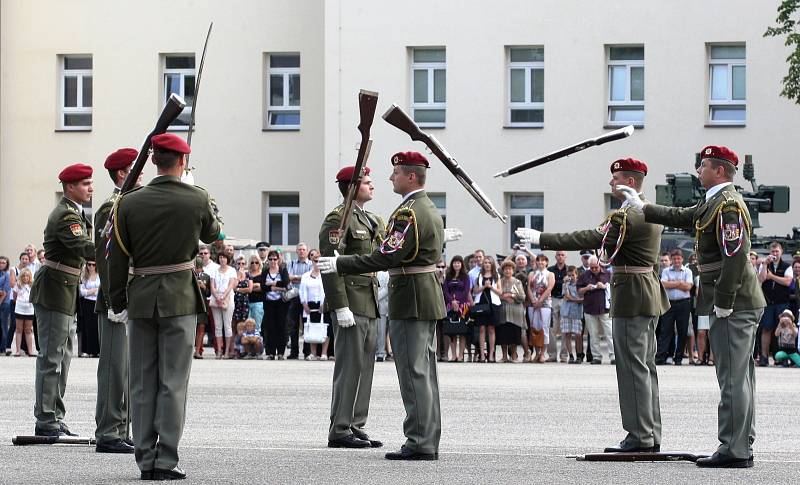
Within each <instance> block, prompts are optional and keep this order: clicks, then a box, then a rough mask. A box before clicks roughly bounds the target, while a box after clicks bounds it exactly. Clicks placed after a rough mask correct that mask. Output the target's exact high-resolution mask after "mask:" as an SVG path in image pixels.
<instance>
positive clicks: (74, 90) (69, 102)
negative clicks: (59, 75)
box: [64, 76, 78, 108]
mask: <svg viewBox="0 0 800 485" xmlns="http://www.w3.org/2000/svg"><path fill="white" fill-rule="evenodd" d="M64 106H65V107H67V108H75V107H77V106H78V78H77V77H75V76H67V77H65V78H64Z"/></svg>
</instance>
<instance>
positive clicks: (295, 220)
mask: <svg viewBox="0 0 800 485" xmlns="http://www.w3.org/2000/svg"><path fill="white" fill-rule="evenodd" d="M288 219H289V228H288V229H289V234H288V236H289V241H288V242H287V244H297V243H298V242H300V215H299V214H289V218H288Z"/></svg>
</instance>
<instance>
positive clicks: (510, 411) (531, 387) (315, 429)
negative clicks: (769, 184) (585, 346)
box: [0, 357, 800, 484]
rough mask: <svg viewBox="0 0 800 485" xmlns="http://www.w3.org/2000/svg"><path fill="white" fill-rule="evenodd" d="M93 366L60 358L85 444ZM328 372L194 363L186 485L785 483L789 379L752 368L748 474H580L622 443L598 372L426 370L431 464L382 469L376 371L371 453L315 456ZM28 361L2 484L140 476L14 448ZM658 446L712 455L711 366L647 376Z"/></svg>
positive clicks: (380, 378)
mask: <svg viewBox="0 0 800 485" xmlns="http://www.w3.org/2000/svg"><path fill="white" fill-rule="evenodd" d="M96 366H97V360H96V359H78V358H75V359H73V361H72V370H71V373H70V380H69V386H68V392H67V397H66V404H67V409H68V411H67V416H66V418H65V421H66V422H67V423H68V424H69V425H70V427H71V429H72V430H73V431H76V432H79V433H80V434H81V435H93V433H94V407H95V397H96V396H95V393H96V380H95V371H96ZM332 373H333V362H303V361H299V362H298V361H274V362H273V361H254V360H253V361H250V360H246V361H216V360H210V359H206V360H203V361H194V366H193V368H192V376H191V382H190V385H189V403H188V414H187V415H188V418H187V423H186V429H185V432H184V436H183V440H182V442H181V448H180V456H181V461H180V466H181V467H183V468H184V469H185V470H186V472H187V474H188V481H189V482H192V483H212V482H215V483H229V482H238V483H259V484H294V483H345V484H356V483H404V484H415V483H441V484H460V483H481V484H483V483H567V482H569V483H573V484H575V483H591V484H605V483H668V482H669V483H723V482H731V481H733V480H736V481H741V482H744V483H789V482H792V481H794V480H795V478H796V473H797V470H798V467H800V456H799V455H798V449H799V447H798V438H800V420H798V408H797V403H798V402H800V388H798V385H797V383H798V382H800V371H798V370H797V369H782V368H758V369H757V396H756V401H757V411H756V425H757V434H758V436H757V440H756V443H755V467H754V468H752V469H747V470H711V469H699V468H697V467H696V466H695V465H693V464H691V463H687V462H677V463H632V464H628V463H588V462H577V461H575V460H574V459H568V458H566V457H567V455H574V454H583V453H589V452H597V451H601V450H602V448H603V447H604V446H608V445H611V444H614V443H616V442H617V441H619V440H620V439H621V438H622V437H623V434H622V428H621V425H620V418H619V408H618V406H617V389H616V379H615V374H614V368H613V366H610V365H606V364H604V365H602V366H596V365H586V364H584V365H581V366H575V365H563V364H539V365H536V364H519V363H517V364H499V363H498V364H468V363H460V364H440V365H439V382H440V386H441V396H442V440H441V447H440V450H439V451H440V452H439V461H438V462H390V461H387V460H385V459H384V458H383V454H384V453H385V452H386V451H394V450H396V449H398V448H399V447H400V445H401V444H402V443H403V436H402V420H403V414H404V412H403V406H402V402H401V400H400V393H399V389H398V384H397V376H396V374H395V370H394V364H393V363H391V362H385V363H377V364H376V366H375V382H374V386H373V393H372V406H371V410H370V419H369V422H368V426H367V431H368V432H369V433H370V436H371V437H373V438H375V439H380V440H383V441H384V443H385V446H384V448H381V449H375V450H366V451H362V450H344V449H328V448H326V443H327V431H328V413H329V406H330V392H331V376H332ZM33 378H34V359H31V358H11V357H2V358H0V403H2V404H1V405H0V436H2V445H0V483H3V484H5V483H48V484H52V483H122V482H130V481H133V480H138V478H139V471H138V469H137V468H136V464H135V463H134V459H133V455H107V454H98V453H95V452H94V447H84V446H71V447H70V446H49V447H48V446H35V447H15V446H12V445H11V437H12V436H13V435H17V434H33V425H34V419H33V401H34V392H33ZM659 378H660V383H661V413H662V417H663V427H664V430H663V443H662V449H665V450H686V451H694V452H698V453H700V452H702V453H706V452H711V451H713V450H714V448H715V447H716V444H717V440H716V419H717V410H716V405H717V399H718V389H717V384H716V379H715V377H714V371H713V368H711V367H691V366H682V367H674V366H668V367H659Z"/></svg>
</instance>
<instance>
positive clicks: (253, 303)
mask: <svg viewBox="0 0 800 485" xmlns="http://www.w3.org/2000/svg"><path fill="white" fill-rule="evenodd" d="M261 269H262V265H261V258H259V257H258V255H257V254H254V255H252V256H250V271H248V273H247V276H248V277H249V278H250V282H251V283H252V286H251V288H250V293H249V294H248V295H247V297H248V317H250V318H252V319H253V320H254V321H255V322H256V329H257V330H259V331H261V322H262V321H263V320H264V291H262V289H261V285H263V284H264V272H263V271H262V270H261ZM262 340H263V338H262Z"/></svg>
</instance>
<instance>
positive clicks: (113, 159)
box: [103, 148, 139, 170]
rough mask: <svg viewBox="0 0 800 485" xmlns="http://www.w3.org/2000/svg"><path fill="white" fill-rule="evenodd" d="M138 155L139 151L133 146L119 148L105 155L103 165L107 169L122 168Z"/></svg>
mask: <svg viewBox="0 0 800 485" xmlns="http://www.w3.org/2000/svg"><path fill="white" fill-rule="evenodd" d="M138 155H139V152H138V151H137V150H136V149H135V148H120V149H119V150H117V151H115V152H114V153H112V154H111V155H109V156H108V157H106V163H104V164H103V167H105V168H106V169H108V170H122V169H123V168H127V167H128V165H130V164H132V163H133V161H134V160H136V157H137V156H138Z"/></svg>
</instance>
